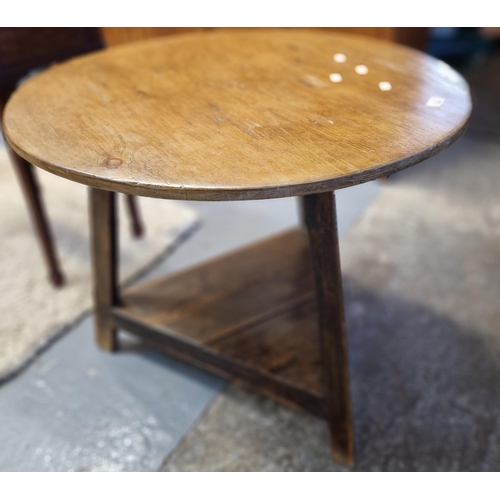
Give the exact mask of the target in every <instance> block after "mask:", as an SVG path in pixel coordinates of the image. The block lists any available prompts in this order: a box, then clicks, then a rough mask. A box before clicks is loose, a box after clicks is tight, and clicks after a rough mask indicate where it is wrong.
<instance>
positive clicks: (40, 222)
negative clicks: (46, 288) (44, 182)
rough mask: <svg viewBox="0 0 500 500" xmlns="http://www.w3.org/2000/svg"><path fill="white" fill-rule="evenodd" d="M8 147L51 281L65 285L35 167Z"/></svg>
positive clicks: (56, 284) (58, 284)
mask: <svg viewBox="0 0 500 500" xmlns="http://www.w3.org/2000/svg"><path fill="white" fill-rule="evenodd" d="M6 147H7V152H8V153H9V156H10V159H11V161H12V164H13V165H14V168H15V170H16V172H17V175H18V178H19V181H20V184H21V188H22V191H23V194H24V198H25V200H26V204H27V205H28V210H29V213H30V215H31V220H32V222H33V226H34V228H35V233H36V234H37V236H38V241H39V242H40V245H41V248H42V253H43V256H44V258H45V260H46V262H47V266H48V268H49V278H50V281H51V282H52V284H53V285H54V286H56V287H60V286H62V285H64V276H63V273H62V271H61V268H60V266H59V259H58V258H57V255H56V249H55V246H54V239H53V237H52V234H51V231H50V227H49V222H48V218H47V215H46V212H45V209H44V206H43V203H42V198H41V194H40V188H39V186H38V183H37V181H36V178H35V173H34V171H33V168H34V167H33V165H31V164H30V163H28V162H27V161H26V160H25V159H24V158H21V157H20V156H19V155H18V154H17V153H16V152H15V151H13V150H12V149H11V147H10V146H9V145H7V146H6Z"/></svg>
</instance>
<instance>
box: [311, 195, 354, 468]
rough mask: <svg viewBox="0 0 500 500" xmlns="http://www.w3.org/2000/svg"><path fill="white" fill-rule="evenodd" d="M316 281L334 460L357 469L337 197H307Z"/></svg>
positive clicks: (327, 407) (325, 390)
mask: <svg viewBox="0 0 500 500" xmlns="http://www.w3.org/2000/svg"><path fill="white" fill-rule="evenodd" d="M304 205H305V218H306V224H307V229H308V233H309V242H310V246H311V256H312V260H313V269H314V276H315V283H316V296H317V304H318V316H319V317H318V319H319V337H320V349H321V353H322V362H323V377H324V392H325V403H326V415H327V420H328V425H329V431H330V442H331V447H332V455H333V458H334V460H336V461H337V462H340V463H342V464H344V465H347V466H353V465H354V432H353V426H352V411H351V398H350V389H349V369H348V361H347V339H346V332H345V321H344V302H343V293H342V275H341V270H340V255H339V243H338V232H337V214H336V207H335V194H334V193H321V194H313V195H308V196H305V197H304Z"/></svg>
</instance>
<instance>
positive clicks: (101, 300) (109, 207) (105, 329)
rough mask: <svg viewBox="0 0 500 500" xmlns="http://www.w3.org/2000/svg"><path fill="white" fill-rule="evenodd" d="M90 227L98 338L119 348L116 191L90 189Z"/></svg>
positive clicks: (110, 348) (104, 346) (100, 342)
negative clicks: (114, 313)
mask: <svg viewBox="0 0 500 500" xmlns="http://www.w3.org/2000/svg"><path fill="white" fill-rule="evenodd" d="M90 230H91V253H92V272H93V276H92V278H93V294H94V314H95V331H96V341H97V344H98V345H99V347H100V348H101V349H104V350H105V351H115V350H116V348H117V335H116V328H115V326H114V324H113V321H112V318H111V308H112V307H113V306H115V305H117V304H118V301H119V296H118V284H117V272H118V261H117V260H118V259H117V250H118V249H117V224H116V201H115V193H113V192H111V191H103V190H102V189H95V188H90Z"/></svg>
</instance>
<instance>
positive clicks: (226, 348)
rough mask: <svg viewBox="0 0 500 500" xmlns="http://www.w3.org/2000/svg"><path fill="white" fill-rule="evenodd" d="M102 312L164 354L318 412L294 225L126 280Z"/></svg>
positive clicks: (317, 378)
mask: <svg viewBox="0 0 500 500" xmlns="http://www.w3.org/2000/svg"><path fill="white" fill-rule="evenodd" d="M228 277H230V279H228ZM111 315H112V318H113V321H114V323H115V326H117V327H119V328H123V329H126V330H127V331H129V332H132V333H135V334H137V335H139V336H141V337H144V338H146V339H147V340H148V341H151V342H154V343H155V344H158V345H163V347H164V348H166V349H167V352H168V354H170V355H172V356H175V357H178V358H180V359H182V360H184V361H187V362H190V363H193V364H195V365H197V366H199V367H201V368H203V369H206V370H208V371H211V372H213V373H216V374H217V375H220V376H225V377H229V378H231V379H234V380H240V381H243V382H246V383H248V384H250V385H251V386H252V387H253V388H254V389H256V390H258V391H260V392H263V393H264V394H267V395H270V396H272V397H275V398H277V399H279V400H280V401H283V402H286V403H287V404H291V405H292V406H294V407H298V408H302V409H305V410H307V411H310V412H312V413H314V414H316V415H318V416H321V417H325V415H326V414H325V404H324V386H323V380H322V365H321V356H320V344H319V337H318V312H317V307H316V303H315V300H314V276H313V269H312V264H311V253H310V250H309V241H308V237H307V234H306V233H305V231H303V230H301V229H293V230H290V231H287V232H285V233H282V234H279V235H276V236H272V237H270V238H268V239H265V240H262V241H259V242H257V243H254V244H253V245H250V246H247V247H245V248H242V249H238V250H236V251H234V252H232V253H229V254H226V255H224V256H221V257H218V258H216V259H213V260H210V261H208V262H204V263H201V264H199V265H197V266H194V267H192V268H190V269H186V270H183V271H180V272H178V273H176V274H172V275H169V276H165V277H161V278H158V279H156V280H153V281H149V282H146V283H141V284H138V285H135V286H133V287H129V288H127V289H125V290H124V291H123V293H122V295H121V300H120V303H119V305H116V306H114V307H112V311H111Z"/></svg>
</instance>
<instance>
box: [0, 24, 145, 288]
mask: <svg viewBox="0 0 500 500" xmlns="http://www.w3.org/2000/svg"><path fill="white" fill-rule="evenodd" d="M102 47H103V45H102V42H101V38H100V34H99V31H98V29H97V28H0V122H1V117H2V115H3V108H4V105H5V103H6V102H7V100H8V98H9V97H10V95H11V94H12V92H13V91H14V90H15V88H16V85H17V84H18V82H19V80H20V79H21V78H24V77H26V75H28V74H29V73H30V71H33V70H35V69H40V68H43V67H44V66H48V65H50V64H52V63H55V62H60V61H63V60H65V59H69V58H70V57H73V56H76V55H80V54H84V53H87V52H91V51H94V50H97V49H101V48H102ZM7 151H8V153H9V156H10V159H11V162H12V164H13V166H14V168H15V170H16V173H17V175H18V178H19V182H20V184H21V188H22V190H23V194H24V197H25V199H26V204H27V205H28V209H29V213H30V215H31V219H32V221H33V225H34V228H35V231H36V234H37V236H38V239H39V241H40V245H41V249H42V253H43V256H44V258H45V260H46V263H47V266H48V269H49V278H50V280H51V282H52V283H53V284H54V285H55V286H61V285H62V284H63V282H64V276H63V273H62V271H61V267H60V264H59V259H58V257H57V253H56V249H55V246H54V243H53V238H52V235H51V231H50V227H49V223H48V219H47V215H46V213H45V210H44V207H43V203H42V198H41V193H40V189H39V187H38V183H37V181H36V177H35V173H34V171H33V167H32V165H31V164H30V163H29V162H27V161H26V160H25V159H24V158H22V157H20V156H19V155H17V154H16V153H15V152H14V151H13V150H12V149H11V148H10V146H9V145H8V144H7ZM127 207H128V209H129V212H130V216H131V219H132V231H133V234H134V235H135V236H140V235H141V234H142V231H143V229H142V224H141V221H140V219H139V214H138V212H137V207H136V203H135V200H134V199H133V197H128V199H127Z"/></svg>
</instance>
